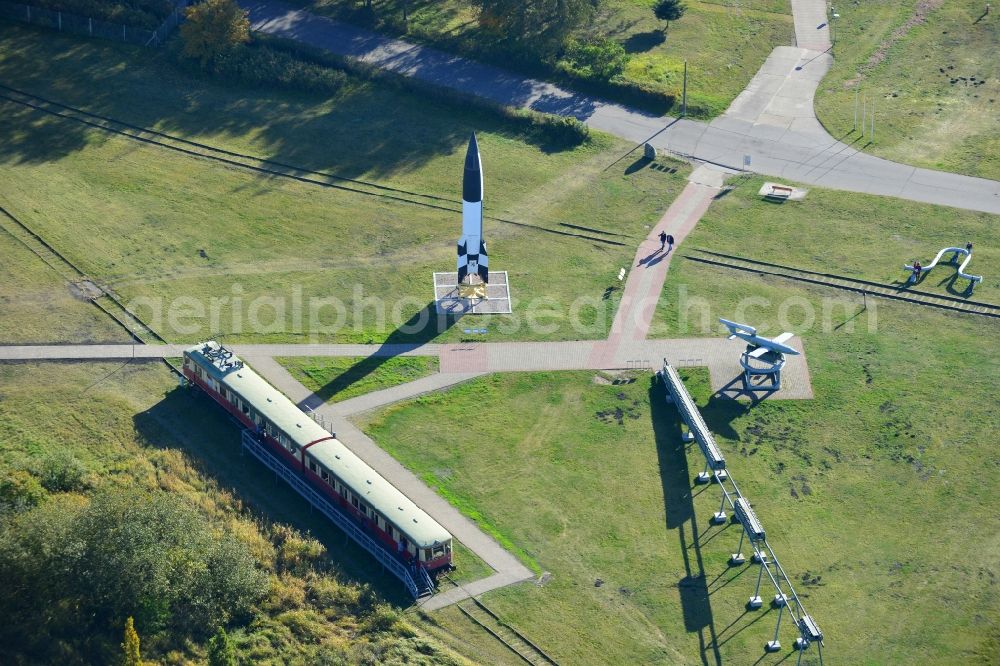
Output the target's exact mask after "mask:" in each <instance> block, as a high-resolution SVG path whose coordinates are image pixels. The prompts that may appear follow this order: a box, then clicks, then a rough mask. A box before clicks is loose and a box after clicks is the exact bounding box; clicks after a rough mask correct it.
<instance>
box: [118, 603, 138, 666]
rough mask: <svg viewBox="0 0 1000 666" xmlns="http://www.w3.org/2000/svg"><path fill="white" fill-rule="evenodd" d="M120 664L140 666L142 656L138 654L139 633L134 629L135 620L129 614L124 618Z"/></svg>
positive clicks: (123, 665)
mask: <svg viewBox="0 0 1000 666" xmlns="http://www.w3.org/2000/svg"><path fill="white" fill-rule="evenodd" d="M122 651H123V652H124V653H125V654H124V655H123V656H122V666H142V657H140V656H139V634H138V632H136V630H135V622H134V621H133V620H132V616H131V615H129V617H128V619H127V620H125V642H124V643H122Z"/></svg>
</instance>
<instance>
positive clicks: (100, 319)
mask: <svg viewBox="0 0 1000 666" xmlns="http://www.w3.org/2000/svg"><path fill="white" fill-rule="evenodd" d="M6 222H7V220H0V225H2V224H4V223H6ZM4 228H5V227H2V226H0V257H3V260H2V261H0V285H2V286H0V303H2V307H3V316H2V317H0V341H3V342H6V343H22V344H24V343H31V342H52V341H60V342H128V341H129V340H130V339H131V338H129V336H128V334H127V333H126V332H125V331H124V330H123V329H122V328H120V327H118V326H117V325H115V323H114V322H113V321H112V320H111V319H109V318H108V316H107V315H105V314H104V313H103V312H101V311H100V310H99V309H97V307H95V306H94V305H92V304H91V303H88V302H87V301H86V300H83V299H82V298H78V297H76V296H74V295H73V292H72V291H71V286H70V283H68V282H67V281H66V280H65V279H64V278H63V277H62V276H61V274H60V273H58V272H56V271H55V270H54V269H53V268H51V267H50V266H47V265H45V264H44V263H43V262H42V261H41V260H40V259H39V258H38V257H37V256H36V255H35V254H33V253H32V251H31V249H29V247H27V246H25V245H23V244H22V243H21V242H19V241H18V240H17V237H15V236H11V235H9V234H8V233H7V232H6V231H4V230H3V229H4Z"/></svg>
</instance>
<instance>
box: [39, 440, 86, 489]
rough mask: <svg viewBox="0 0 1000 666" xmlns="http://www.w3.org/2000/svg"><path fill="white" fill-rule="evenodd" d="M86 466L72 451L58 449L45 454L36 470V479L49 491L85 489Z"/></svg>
mask: <svg viewBox="0 0 1000 666" xmlns="http://www.w3.org/2000/svg"><path fill="white" fill-rule="evenodd" d="M86 477H87V468H86V467H85V466H84V464H83V463H82V462H80V461H79V460H77V459H76V458H75V457H74V456H73V454H72V453H69V452H68V451H65V450H58V451H56V452H54V453H51V454H49V455H48V456H46V457H45V458H44V459H43V460H42V462H41V467H40V469H39V471H38V479H39V481H41V484H42V485H43V486H44V487H45V489H46V490H48V491H49V492H54V493H67V492H76V491H80V490H86V489H87V488H88V487H89V485H90V484H89V483H88V482H87V480H86Z"/></svg>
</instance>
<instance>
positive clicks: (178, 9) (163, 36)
mask: <svg viewBox="0 0 1000 666" xmlns="http://www.w3.org/2000/svg"><path fill="white" fill-rule="evenodd" d="M187 4H188V0H178V1H177V2H176V3H175V4H174V8H173V11H171V12H170V15H169V16H167V18H165V19H164V20H163V23H161V24H160V26H159V27H158V28H156V30H147V29H145V28H134V27H131V26H127V25H124V24H122V23H112V22H109V21H102V20H100V19H95V18H92V17H90V16H79V15H77V14H70V13H68V12H60V11H54V10H51V9H45V8H44V7H38V6H36V5H27V4H22V3H18V2H7V0H0V17H2V18H6V19H10V20H12V21H18V22H21V23H29V24H31V25H40V26H42V27H45V28H52V29H54V30H59V31H60V32H69V33H73V34H75V35H85V36H87V37H98V38H100V39H109V40H112V41H116V42H125V43H127V44H138V45H139V46H162V45H163V44H164V42H166V40H167V37H168V36H169V35H170V33H171V32H173V31H174V29H175V28H176V27H177V26H178V25H180V23H181V21H183V20H184V11H183V10H184V8H185V7H186V6H187Z"/></svg>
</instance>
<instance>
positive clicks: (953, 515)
mask: <svg viewBox="0 0 1000 666" xmlns="http://www.w3.org/2000/svg"><path fill="white" fill-rule="evenodd" d="M675 269H676V267H675ZM671 273H672V274H671V280H681V279H682V280H685V281H686V282H688V283H689V284H691V285H697V288H696V287H694V286H693V287H692V291H694V293H695V294H696V295H699V296H703V297H705V298H708V299H709V300H710V301H711V302H713V303H720V304H722V305H725V304H726V303H728V302H729V301H733V300H736V299H738V298H741V297H744V296H746V295H750V294H755V295H760V294H764V295H768V296H771V297H777V296H778V295H779V294H780V295H781V296H782V297H785V298H787V297H794V298H798V299H803V300H805V301H807V302H810V303H812V304H813V305H814V306H815V307H819V301H820V298H821V297H822V296H823V295H824V294H822V293H817V292H814V291H812V290H801V289H797V288H794V287H788V286H785V285H781V284H771V283H765V284H763V285H757V284H756V283H755V281H753V280H751V279H745V280H732V279H730V277H729V276H728V275H727V274H725V273H721V272H719V271H715V270H711V269H705V268H701V267H699V266H695V265H693V264H684V263H682V264H681V266H680V269H679V270H677V276H676V277H675V276H674V274H673V273H674V271H673V270H672V271H671ZM878 315H879V318H878V330H877V332H874V333H870V332H868V331H867V330H865V329H864V327H863V324H864V323H865V322H864V320H863V319H862V320H860V321H859V322H857V323H858V327H857V329H856V331H855V332H847V331H846V330H845V329H841V330H838V331H832V332H829V333H822V332H818V331H817V332H814V333H812V334H809V335H807V337H806V338H805V344H806V350H807V353H808V355H809V363H810V374H811V376H812V381H813V387H814V390H815V392H816V399H815V400H812V401H808V402H799V401H795V402H779V401H766V402H763V403H761V404H759V405H757V406H755V407H753V408H748V407H747V406H746V405H744V404H738V403H734V402H731V401H728V400H719V399H713V398H711V397H710V391H709V388H708V383H707V376H706V374H705V373H704V371H701V370H685V371H683V372H682V374H683V375H684V376H685V377H686V379H687V383H688V386H689V388H690V389H691V391H692V393H693V394H694V395H695V397H696V399H697V400H698V402H699V404H700V405H702V406H703V408H704V412H703V413H704V415H705V417H706V420H707V422H708V424H709V426H710V428H711V429H712V430H713V432H714V433H716V435H717V438H718V439H719V442H720V444H721V445H722V447H723V450H724V452H725V454H726V455H727V457H728V458H729V460H730V469H731V471H732V473H733V475H734V477H735V478H736V479H737V480H738V482H739V484H740V487H741V489H742V490H743V492H744V493H745V494H746V495H747V496H748V497H750V498H751V500H752V501H753V502H754V506H755V507H756V509H757V511H758V513H759V515H760V516H761V520H762V522H763V524H764V525H765V527H766V528H767V530H768V539H769V541H770V542H771V543H772V545H773V546H774V547H775V549H776V550H777V552H778V553H779V556H780V557H781V558H782V563H783V565H784V566H785V568H786V569H787V570H788V572H789V574H790V576H792V578H793V580H794V581H795V584H796V586H797V591H798V592H799V593H800V595H801V597H802V599H803V601H804V603H805V604H806V607H807V609H808V610H809V612H810V613H812V614H813V615H814V616H815V617H816V618H817V620H818V621H819V623H820V625H821V626H822V628H823V629H824V631H825V633H826V636H827V646H826V649H825V656H826V657H827V659H829V660H832V661H836V662H837V663H871V664H902V663H907V664H923V663H973V662H976V661H977V659H981V660H982V661H983V662H984V663H987V662H989V660H991V659H995V658H996V656H997V655H996V654H995V653H992V652H989V650H991V649H993V648H991V647H990V644H989V636H990V632H993V631H995V627H996V626H997V622H998V620H1000V606H998V604H997V602H996V600H995V595H994V594H993V593H992V592H991V590H992V587H993V586H994V585H995V582H994V576H993V572H994V571H995V569H996V566H997V564H998V562H997V558H996V555H995V549H996V534H997V527H998V525H997V518H996V515H995V501H994V500H993V496H992V490H991V488H992V486H993V485H994V484H995V483H997V481H998V478H997V476H998V472H997V459H996V456H995V455H994V453H993V452H992V446H993V444H992V442H993V433H995V432H996V430H997V428H998V427H1000V421H998V420H997V414H996V411H995V409H994V408H993V405H995V404H996V401H997V399H998V390H997V388H996V384H995V377H996V376H998V371H1000V358H997V355H996V354H995V353H984V351H983V347H982V341H983V340H984V339H986V340H988V339H991V338H992V337H993V336H995V335H996V334H997V327H996V324H992V323H988V322H987V323H984V322H982V321H980V320H977V319H968V318H964V317H949V316H947V315H944V314H941V313H938V312H935V311H931V310H929V309H917V310H915V311H914V310H913V309H911V308H909V307H905V306H903V305H896V304H888V305H882V304H880V305H879V306H878ZM915 332H916V333H915ZM916 358H919V359H920V363H919V365H918V364H916V363H914V360H913V359H916ZM662 398H663V393H662V390H661V389H659V388H658V387H657V386H655V385H654V386H651V385H650V379H649V375H643V376H641V377H640V378H639V379H638V381H636V382H635V383H632V384H627V385H618V386H614V385H612V386H608V385H600V384H596V383H595V382H594V376H593V374H592V373H561V374H537V373H536V374H523V375H503V376H491V377H489V378H484V379H481V380H477V381H475V382H473V383H470V384H468V385H463V386H461V387H458V388H456V389H453V390H451V391H449V392H448V393H445V394H439V395H434V396H429V397H424V398H421V399H420V400H418V401H415V402H414V403H413V404H409V405H401V406H394V407H389V408H386V409H385V410H384V411H383V412H381V413H380V414H377V415H374V416H372V417H371V418H370V420H369V421H368V422H367V423H366V424H365V427H366V429H367V431H368V432H370V433H371V434H372V435H373V436H374V437H375V439H376V441H378V442H379V444H380V445H382V446H384V447H386V448H387V449H388V450H390V451H391V452H392V453H393V454H394V455H395V456H397V457H398V458H399V459H401V460H402V461H403V462H404V463H405V464H407V466H409V467H410V468H411V469H414V470H415V471H417V472H418V473H420V474H423V475H425V476H428V477H433V478H435V479H436V482H437V484H438V485H440V486H441V487H443V488H445V489H447V493H448V494H450V495H455V496H459V497H461V498H463V500H464V502H465V503H466V504H468V505H469V506H474V507H475V508H476V510H477V511H478V512H479V513H480V514H482V520H484V521H486V522H488V523H490V524H491V525H492V526H494V527H495V528H496V529H497V530H499V531H501V532H502V533H504V534H505V535H506V536H507V537H508V538H509V539H510V540H511V541H513V542H514V544H516V545H517V546H519V547H520V548H522V549H524V551H525V552H526V553H527V555H528V556H530V557H531V558H532V559H534V560H536V561H537V563H538V565H539V566H540V567H541V568H542V569H543V570H545V571H547V572H550V573H551V574H552V576H553V577H552V579H551V580H550V581H549V582H548V583H547V584H546V585H544V586H542V587H537V586H534V585H524V586H520V587H514V588H508V589H504V590H500V591H497V592H494V593H491V594H488V595H486V597H485V599H484V600H485V602H486V603H487V604H488V605H489V606H490V607H491V608H493V609H494V610H496V611H497V612H499V613H500V614H501V616H502V617H504V619H506V620H507V621H509V622H511V623H512V624H514V626H516V627H518V628H519V629H521V630H522V631H524V633H526V634H527V635H528V636H529V637H537V640H538V641H539V642H540V643H541V645H542V647H543V648H544V649H546V650H547V651H549V652H551V653H552V654H553V655H554V656H555V657H556V658H557V660H559V661H565V662H567V663H595V664H596V663H606V659H607V655H609V654H615V655H616V659H617V658H620V659H621V662H622V663H676V664H682V663H701V662H702V658H703V656H704V659H705V660H707V661H708V662H709V663H716V654H717V655H718V658H719V659H720V660H721V661H722V663H730V662H732V663H749V662H751V661H753V660H755V659H756V658H757V656H759V655H760V654H761V653H762V647H763V643H764V641H765V640H768V639H769V634H770V633H771V632H773V622H774V620H775V611H762V612H759V613H744V608H743V604H744V603H745V602H746V599H747V598H748V597H749V596H750V594H751V593H752V590H753V583H754V581H753V580H752V578H753V575H752V574H753V573H754V572H753V571H751V570H748V569H745V568H744V569H739V570H735V569H729V568H728V567H727V564H726V559H727V557H728V555H729V553H730V552H731V551H732V549H733V548H735V545H736V542H737V540H738V532H737V530H736V528H735V527H732V526H730V527H726V528H724V529H722V528H717V527H710V526H709V524H708V519H709V517H710V516H711V513H712V512H713V511H715V510H716V509H717V508H718V501H719V500H718V493H717V491H716V490H715V489H714V488H709V489H702V488H695V489H694V490H690V489H689V483H690V480H691V478H692V477H693V475H694V474H695V473H696V472H697V471H700V469H701V467H702V464H700V463H699V457H700V456H699V454H698V453H697V450H693V451H689V452H688V453H687V454H686V455H685V454H684V452H683V448H682V447H681V445H680V444H679V435H680V430H679V424H678V421H677V417H676V412H675V411H674V410H673V409H671V408H668V407H667V406H666V405H665V404H664V403H663V402H662ZM484 406H485V407H484ZM472 409H476V410H478V412H479V413H480V414H481V417H482V418H481V419H479V420H478V421H477V423H476V424H474V425H473V426H472V430H471V432H470V435H471V436H470V437H464V438H461V439H459V438H454V437H450V436H448V433H449V432H453V431H454V430H455V429H456V428H458V427H460V425H459V424H460V423H462V424H464V425H462V426H461V427H462V428H463V429H468V428H469V426H468V424H467V419H466V418H465V415H467V414H468V412H469V410H472ZM617 410H621V411H620V413H621V423H619V422H618V421H617V420H616V414H617V413H618V411H617ZM428 438H431V439H434V440H436V441H439V442H441V443H442V444H441V446H439V447H436V448H435V449H433V450H428V449H427V447H426V446H423V445H422V443H423V442H426V441H427V439H428ZM598 579H600V581H602V582H601V583H600V585H598ZM942 604H944V605H945V606H946V607H947V608H948V612H942ZM762 616H763V619H759V620H758V618H761V617H762ZM438 622H442V623H447V624H449V626H451V627H452V628H453V631H456V632H457V631H461V629H460V627H462V626H463V624H462V620H461V618H460V617H457V616H448V617H439V618H438ZM466 630H471V625H469V626H467V627H466ZM792 636H793V634H789V633H788V632H787V631H786V634H785V635H784V636H783V644H784V645H785V646H786V647H785V651H784V652H783V653H782V654H781V655H778V657H777V658H780V657H781V656H785V655H787V653H788V650H789V647H790V645H791V639H792ZM716 650H717V652H716ZM984 651H985V652H984ZM812 657H813V659H810V660H809V663H815V659H814V658H815V653H812ZM777 658H776V659H777ZM792 658H794V654H793V655H792Z"/></svg>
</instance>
